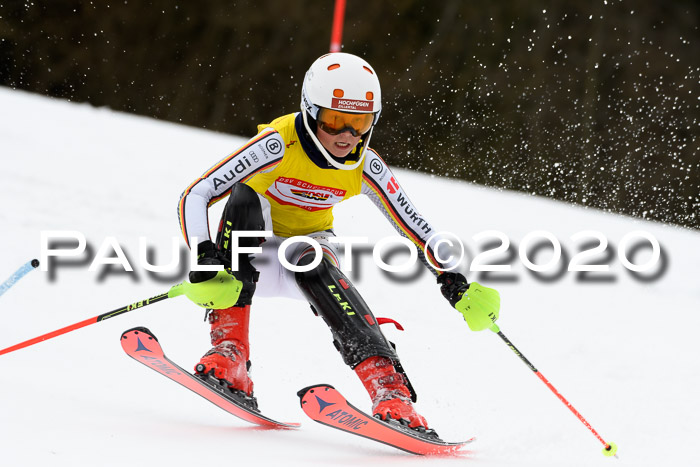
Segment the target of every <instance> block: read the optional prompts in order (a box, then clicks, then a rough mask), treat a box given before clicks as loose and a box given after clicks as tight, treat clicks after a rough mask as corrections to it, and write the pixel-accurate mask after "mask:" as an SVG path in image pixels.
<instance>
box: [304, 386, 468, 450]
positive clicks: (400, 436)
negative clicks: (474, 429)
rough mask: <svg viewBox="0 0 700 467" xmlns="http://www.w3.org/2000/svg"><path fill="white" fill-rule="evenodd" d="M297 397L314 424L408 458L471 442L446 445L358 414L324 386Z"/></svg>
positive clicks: (443, 442) (340, 395)
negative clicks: (386, 447) (406, 454)
mask: <svg viewBox="0 0 700 467" xmlns="http://www.w3.org/2000/svg"><path fill="white" fill-rule="evenodd" d="M297 394H298V396H299V398H300V399H301V408H302V410H304V413H305V414H306V415H308V416H309V417H310V418H311V419H313V420H315V421H317V422H318V423H321V424H323V425H327V426H330V427H332V428H337V429H338V430H342V431H347V432H348V433H352V434H353V435H358V436H362V437H364V438H368V439H371V440H374V441H379V442H380V443H384V444H388V445H390V446H393V447H395V448H398V449H402V450H404V451H407V452H410V453H412V454H452V453H455V452H456V451H457V450H459V449H460V448H461V447H463V446H464V445H466V444H468V443H471V442H472V441H474V439H475V438H471V439H468V440H466V441H462V442H457V443H449V442H446V441H442V440H441V439H439V438H437V437H430V436H429V435H422V434H421V433H419V432H416V431H415V430H412V429H410V428H407V427H405V426H403V425H400V424H398V423H396V424H394V423H387V422H384V421H382V420H379V419H376V418H374V417H371V416H369V415H367V414H366V413H364V412H362V411H361V410H359V409H358V408H357V407H355V406H353V405H352V404H350V403H349V402H348V401H347V400H345V397H343V395H342V394H340V392H338V391H337V390H336V389H335V388H334V387H333V386H329V385H327V384H319V385H316V386H309V387H308V388H304V389H302V390H301V391H299V392H298V393H297Z"/></svg>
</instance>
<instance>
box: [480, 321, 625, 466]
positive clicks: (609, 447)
mask: <svg viewBox="0 0 700 467" xmlns="http://www.w3.org/2000/svg"><path fill="white" fill-rule="evenodd" d="M489 329H491V331H493V332H495V333H496V334H498V336H499V337H500V338H501V339H503V342H505V343H506V345H507V346H508V347H510V350H512V351H513V352H514V353H515V355H517V356H518V357H520V360H522V361H523V363H525V365H527V367H528V368H530V369H531V370H532V371H533V372H534V373H535V374H536V375H537V377H538V378H539V379H540V380H541V381H542V382H543V383H544V384H545V385H546V386H547V387H548V388H549V389H550V390H551V391H552V392H553V393H554V395H555V396H557V397H558V398H559V400H560V401H562V402H563V403H564V405H565V406H567V407H568V408H569V410H571V412H572V413H573V414H574V415H576V418H578V419H579V420H580V421H581V423H583V424H584V425H585V426H586V428H588V429H589V430H590V431H591V433H593V435H594V436H595V437H596V438H598V441H600V442H601V443H603V446H604V448H603V454H604V455H605V456H608V457H610V456H615V458H618V457H617V445H616V444H615V443H612V442H606V441H605V440H604V439H603V437H602V436H600V435H599V434H598V432H597V431H596V430H595V429H594V428H593V427H592V426H591V424H590V423H588V421H586V419H585V418H583V415H581V414H580V413H579V411H578V410H576V409H575V408H574V406H573V405H571V403H570V402H569V401H568V400H566V399H565V398H564V396H562V395H561V394H560V393H559V391H557V389H556V388H555V387H554V386H552V383H550V382H549V380H547V378H545V377H544V375H543V374H542V373H540V372H539V370H538V369H537V368H535V366H534V365H533V364H532V363H530V361H529V360H528V359H527V358H525V355H523V354H522V353H521V352H520V351H519V350H518V349H517V347H515V346H514V345H513V343H512V342H511V341H510V340H509V339H508V338H507V337H506V336H505V334H503V332H501V329H500V328H499V327H498V325H496V324H495V323H494V324H493V325H492V326H491V327H490V328H489Z"/></svg>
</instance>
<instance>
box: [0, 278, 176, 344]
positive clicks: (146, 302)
mask: <svg viewBox="0 0 700 467" xmlns="http://www.w3.org/2000/svg"><path fill="white" fill-rule="evenodd" d="M183 293H184V292H183V290H182V284H177V285H174V286H172V287H170V290H168V291H167V292H165V293H162V294H160V295H156V296H155V297H151V298H148V299H146V300H142V301H139V302H135V303H132V304H130V305H126V306H123V307H121V308H117V309H116V310H112V311H108V312H107V313H103V314H101V315H97V316H94V317H92V318H88V319H86V320H83V321H80V322H78V323H75V324H71V325H70V326H66V327H64V328H61V329H57V330H55V331H52V332H49V333H46V334H43V335H41V336H38V337H35V338H33V339H29V340H27V341H24V342H20V343H19V344H15V345H13V346H12V347H8V348H6V349H2V350H0V355H4V354H6V353H10V352H14V351H15V350H19V349H23V348H25V347H29V346H30V345H34V344H38V343H39V342H44V341H45V340H48V339H52V338H54V337H56V336H60V335H62V334H66V333H68V332H71V331H75V330H76V329H80V328H83V327H85V326H88V325H90V324H94V323H99V322H100V321H104V320H106V319H109V318H113V317H115V316H118V315H121V314H124V313H127V312H129V311H131V310H136V309H139V308H143V307H145V306H147V305H152V304H153V303H157V302H160V301H162V300H165V299H166V298H172V297H177V296H179V295H182V294H183Z"/></svg>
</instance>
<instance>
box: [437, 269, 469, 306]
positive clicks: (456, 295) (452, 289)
mask: <svg viewBox="0 0 700 467" xmlns="http://www.w3.org/2000/svg"><path fill="white" fill-rule="evenodd" d="M437 282H438V284H440V292H442V296H443V297H445V298H446V299H447V301H448V302H450V305H452V306H453V307H454V306H455V304H456V303H457V302H458V301H460V300H461V299H462V295H464V292H466V291H467V289H468V288H469V283H468V282H467V278H466V277H464V276H463V275H462V274H460V273H458V272H457V273H455V272H444V273H442V274H440V276H438V278H437Z"/></svg>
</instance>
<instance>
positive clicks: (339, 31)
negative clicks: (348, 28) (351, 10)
mask: <svg viewBox="0 0 700 467" xmlns="http://www.w3.org/2000/svg"><path fill="white" fill-rule="evenodd" d="M344 20H345V0H335V10H334V11H333V30H332V31H331V49H330V51H331V52H340V48H341V45H342V43H343V22H344Z"/></svg>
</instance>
